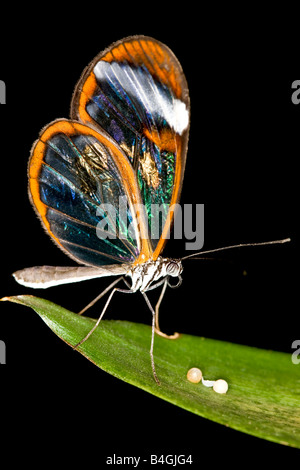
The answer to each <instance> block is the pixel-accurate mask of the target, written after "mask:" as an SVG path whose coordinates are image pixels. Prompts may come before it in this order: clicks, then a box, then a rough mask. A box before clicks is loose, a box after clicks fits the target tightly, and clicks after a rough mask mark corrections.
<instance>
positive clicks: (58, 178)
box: [14, 36, 230, 383]
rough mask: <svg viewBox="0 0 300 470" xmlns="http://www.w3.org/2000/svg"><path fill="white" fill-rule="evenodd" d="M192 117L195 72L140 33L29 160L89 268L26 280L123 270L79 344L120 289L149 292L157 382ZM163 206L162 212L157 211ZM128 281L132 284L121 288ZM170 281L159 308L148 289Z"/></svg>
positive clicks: (102, 61) (36, 190)
mask: <svg viewBox="0 0 300 470" xmlns="http://www.w3.org/2000/svg"><path fill="white" fill-rule="evenodd" d="M189 117H190V100H189V92H188V86H187V82H186V79H185V76H184V74H183V71H182V68H181V66H180V64H179V62H178V60H177V58H176V57H175V55H174V54H173V53H172V51H171V50H170V49H169V48H168V47H167V46H165V45H164V44H162V43H161V42H159V41H157V40H155V39H152V38H150V37H146V36H132V37H128V38H125V39H122V40H121V41H118V42H116V43H114V44H112V45H111V46H110V47H109V48H108V49H106V50H105V51H104V52H101V53H100V54H99V55H98V56H96V57H95V59H94V60H93V61H92V62H91V63H90V65H89V66H88V67H87V68H86V69H85V70H84V72H83V74H82V76H81V78H80V80H79V82H78V83H77V85H76V87H75V91H74V94H73V98H72V102H71V113H70V120H65V119H59V120H56V121H54V122H52V123H50V124H49V125H48V126H46V127H45V128H44V129H43V130H42V131H41V133H40V136H39V138H38V140H37V141H36V142H35V143H34V145H33V148H32V150H31V156H30V160H29V165H28V176H29V197H30V200H31V202H32V204H33V207H34V209H35V210H36V212H37V214H38V216H39V218H40V220H41V223H42V225H43V227H44V228H45V230H46V232H47V233H49V235H50V236H51V237H52V240H53V241H54V242H55V243H56V244H57V245H58V246H59V248H61V249H62V250H63V251H64V252H65V253H66V254H67V255H68V256H69V257H70V258H72V259H73V260H75V261H76V262H78V263H79V264H80V265H82V266H77V267H54V266H40V267H32V268H26V269H23V270H20V271H17V272H15V273H14V277H15V279H16V280H17V282H19V283H20V284H23V285H25V286H28V287H34V288H47V287H51V286H55V285H59V284H65V283H70V282H78V281H83V280H87V279H92V278H98V277H104V276H119V277H118V278H117V279H116V280H115V281H114V282H113V283H111V284H110V286H108V288H107V289H105V291H104V292H102V293H101V294H100V296H98V298H97V299H95V301H96V300H98V299H99V298H100V297H102V296H103V295H104V294H106V293H107V292H108V291H109V290H111V292H110V295H109V297H108V300H107V302H106V304H105V306H104V309H103V310H102V313H101V315H100V317H99V319H98V321H97V322H96V323H95V326H94V327H93V329H92V330H91V331H90V332H89V334H88V335H87V336H86V337H85V338H83V339H82V341H81V342H80V343H78V345H79V344H81V343H82V342H83V341H85V340H86V339H87V338H88V337H89V336H90V334H91V333H92V332H93V331H94V329H95V328H96V327H97V326H98V324H99V322H100V320H101V318H102V316H103V315H104V312H105V311H106V309H107V306H108V304H109V301H110V299H111V298H112V296H113V294H114V293H115V292H116V291H121V292H130V293H131V292H136V291H138V290H139V291H141V293H142V294H143V296H144V298H145V300H146V302H147V305H148V306H149V308H150V310H151V312H152V338H151V347H150V356H151V364H152V370H153V375H154V378H155V380H156V382H157V383H159V380H158V378H157V375H156V372H155V366H154V359H153V344H154V332H155V330H156V331H157V332H158V333H160V334H162V333H161V332H160V330H159V326H158V309H159V305H160V303H161V300H162V297H163V295H164V292H165V289H166V287H167V285H170V282H169V278H170V277H178V279H179V282H178V284H179V283H180V282H181V277H180V274H181V272H182V264H181V261H182V260H180V259H176V260H175V259H168V258H163V257H162V256H161V253H162V250H163V247H164V245H165V242H166V239H167V234H168V233H169V230H170V226H171V225H172V222H173V220H174V210H173V207H174V205H176V204H177V203H178V201H179V197H180V192H181V186H182V181H183V175H184V168H185V161H186V152H187V142H188V132H189ZM120 201H122V204H121V205H120ZM157 205H158V206H159V207H160V208H162V210H161V216H160V217H159V218H157V217H153V213H152V208H153V207H155V206H157ZM108 207H109V208H110V210H108V209H107V208H108ZM111 208H113V211H111ZM112 212H113V213H112ZM121 212H122V214H121ZM102 222H104V224H102ZM104 226H105V230H104V229H103V227H104ZM149 233H151V234H153V233H155V234H156V235H155V236H150V235H149ZM227 248H230V247H227ZM223 249H224V248H223ZM225 249H226V248H225ZM211 251H218V250H210V252H211ZM204 253H207V252H202V253H201V254H204ZM196 254H197V253H195V255H196ZM192 256H194V255H189V256H186V257H185V258H182V259H186V258H189V257H192ZM124 276H127V277H129V278H131V284H130V283H128V282H127V281H126V279H125V277H124ZM121 279H123V280H124V282H125V284H126V285H127V289H120V288H118V287H115V286H116V284H117V283H118V282H119V281H120V280H121ZM160 285H162V286H163V288H162V292H161V295H160V297H159V300H158V303H157V305H156V308H155V309H153V307H152V306H151V304H150V302H149V299H148V297H147V295H146V292H147V291H149V290H150V289H154V288H156V287H158V286H160ZM87 307H88V306H87ZM84 310H86V309H84ZM82 312H83V311H82ZM82 312H80V313H82ZM78 345H76V346H75V347H77V346H78Z"/></svg>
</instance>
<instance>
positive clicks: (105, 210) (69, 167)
mask: <svg viewBox="0 0 300 470" xmlns="http://www.w3.org/2000/svg"><path fill="white" fill-rule="evenodd" d="M29 192H30V198H31V201H32V203H33V205H34V207H35V209H36V211H37V213H38V215H39V217H40V218H41V220H42V223H43V225H44V227H45V228H46V230H47V231H48V233H49V234H50V235H51V236H52V238H53V239H54V241H55V242H56V243H57V244H58V246H59V247H60V248H61V249H63V250H64V251H65V252H66V253H67V254H68V255H69V256H70V257H71V258H73V259H75V260H76V261H77V262H79V263H82V264H86V265H89V266H103V265H111V264H123V263H133V262H134V261H135V260H136V259H137V258H138V256H139V255H140V252H141V250H144V251H146V252H147V246H146V247H145V246H144V245H143V244H145V243H146V241H144V240H143V239H144V238H145V240H146V237H145V236H144V237H142V234H143V224H142V222H141V221H142V214H137V213H136V211H135V208H134V206H135V204H138V203H140V199H139V189H138V186H137V181H136V178H135V175H134V172H133V171H132V167H131V165H130V164H129V163H128V161H127V158H126V157H125V155H124V154H123V153H122V151H121V150H120V149H118V148H117V146H116V145H115V143H114V142H112V140H111V139H109V138H107V137H106V136H104V135H102V134H101V133H99V132H96V131H94V130H93V129H90V128H88V127H87V126H84V125H82V124H79V123H77V122H71V121H66V120H58V121H55V122H54V123H52V124H50V125H49V126H48V127H46V128H45V129H44V130H43V131H42V133H41V135H40V138H39V140H38V141H37V142H36V143H35V145H34V147H33V150H32V155H31V158H30V161H29ZM120 203H121V205H120ZM137 217H138V218H137Z"/></svg>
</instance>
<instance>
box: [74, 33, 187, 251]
mask: <svg viewBox="0 0 300 470" xmlns="http://www.w3.org/2000/svg"><path fill="white" fill-rule="evenodd" d="M71 117H72V118H73V119H79V120H81V121H82V122H84V123H86V124H89V125H92V126H101V128H102V129H104V130H105V131H106V132H107V133H108V134H109V135H110V136H111V137H112V138H113V139H114V140H115V141H116V142H117V143H118V144H119V146H120V148H121V149H122V150H123V151H124V153H125V155H126V156H127V158H128V160H129V161H130V163H131V164H132V166H133V168H134V170H135V172H136V176H137V180H138V184H139V188H140V191H141V196H142V201H143V204H144V205H145V207H146V212H147V219H148V226H149V233H150V234H151V240H152V249H153V251H154V258H156V257H157V256H158V255H159V253H160V252H161V250H162V248H163V246H164V243H165V236H166V234H167V232H168V230H169V227H170V224H171V222H172V218H173V213H172V212H171V213H169V208H170V206H172V205H173V204H175V203H177V202H178V200H179V197H180V191H181V185H182V180H183V174H184V167H185V159H186V149H187V140H188V129H189V94H188V88H187V83H186V80H185V77H184V75H183V72H182V69H181V66H180V64H179V62H178V60H177V59H176V57H175V56H174V54H173V53H172V52H171V51H170V50H169V49H168V48H167V47H166V46H165V45H163V44H162V43H160V42H158V41H156V40H154V39H152V38H148V37H144V36H134V37H130V38H127V39H124V40H122V41H119V42H117V43H115V44H113V45H112V46H111V47H110V48H108V49H107V50H106V51H104V52H103V53H101V54H99V55H98V56H97V57H96V58H95V59H94V60H93V61H92V62H91V64H90V65H89V66H88V67H87V69H86V70H85V72H84V73H83V75H82V77H81V79H80V81H79V83H78V85H77V87H76V89H75V92H74V95H73V100H72V106H71Z"/></svg>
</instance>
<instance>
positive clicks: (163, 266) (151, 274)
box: [127, 256, 183, 292]
mask: <svg viewBox="0 0 300 470" xmlns="http://www.w3.org/2000/svg"><path fill="white" fill-rule="evenodd" d="M182 269H183V268H182V264H181V261H180V260H178V259H171V258H162V257H161V256H159V257H158V258H157V260H155V261H154V260H152V259H149V260H148V261H146V262H145V263H141V264H137V265H134V266H131V268H130V269H129V271H128V273H127V276H130V277H131V280H132V285H131V290H132V291H133V292H136V291H138V290H140V291H142V292H145V291H147V290H148V289H149V288H150V287H151V285H152V284H153V283H154V282H155V281H158V280H159V279H161V278H167V277H169V276H172V277H178V276H179V275H180V273H181V272H182Z"/></svg>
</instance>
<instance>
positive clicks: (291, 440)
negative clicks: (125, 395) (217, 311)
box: [3, 296, 300, 447]
mask: <svg viewBox="0 0 300 470" xmlns="http://www.w3.org/2000/svg"><path fill="white" fill-rule="evenodd" d="M3 300H9V301H11V302H16V303H20V304H23V305H26V306H28V307H31V308H32V309H34V310H35V311H36V312H37V313H38V314H39V315H40V317H41V318H42V319H43V320H44V321H45V323H46V324H47V325H48V326H49V327H50V328H51V329H52V330H53V331H54V332H55V333H56V334H57V335H58V336H59V337H60V338H61V339H63V340H64V341H65V342H66V343H68V344H69V345H71V346H74V345H75V344H76V343H78V342H79V341H80V340H81V339H82V338H83V337H84V336H85V335H86V334H87V333H88V332H89V330H90V329H91V328H92V326H93V325H94V323H95V320H94V319H91V318H87V317H83V316H80V315H77V314H75V313H72V312H70V311H68V310H65V309H64V308H62V307H59V306H57V305H55V304H53V303H51V302H49V301H47V300H43V299H40V298H37V297H33V296H16V297H6V298H5V299H3ZM150 339H151V327H150V326H146V325H142V324H136V323H130V322H126V321H108V320H104V321H102V322H101V324H100V326H99V327H98V328H97V329H96V330H95V332H94V333H93V334H92V335H91V336H90V338H89V339H88V340H87V341H86V342H84V343H83V344H82V345H81V346H80V347H79V348H78V350H79V352H80V353H81V354H83V355H84V356H85V357H87V358H88V359H89V360H90V361H92V362H93V363H95V364H96V365H97V366H98V367H100V368H101V369H103V370H105V371H107V372H109V373H110V374H112V375H114V376H116V377H118V378H119V379H122V380H124V381H126V382H128V383H130V384H133V385H135V386H137V387H140V388H141V389H143V390H145V391H147V392H149V393H152V394H153V395H156V396H157V397H160V398H162V399H164V400H167V401H169V402H171V403H173V404H174V405H177V406H180V407H182V408H185V409H186V410H189V411H191V412H193V413H196V414H197V415H199V416H202V417H205V418H208V419H211V420H213V421H215V422H218V423H221V424H224V425H226V426H230V427H232V428H234V429H237V430H239V431H243V432H246V433H248V434H252V435H254V436H257V437H261V438H264V439H268V440H271V441H274V442H277V443H281V444H286V445H291V446H294V447H300V365H298V366H297V365H295V364H293V362H292V360H291V355H289V354H286V353H280V352H274V351H266V350H260V349H256V348H251V347H248V346H241V345H237V344H232V343H227V342H222V341H216V340H211V339H206V338H200V337H194V336H190V335H181V336H180V338H178V339H176V340H169V339H165V338H162V337H160V336H157V335H156V337H155V346H154V357H155V365H156V370H157V373H158V376H159V379H160V381H161V386H158V385H157V384H156V382H155V381H154V378H153V375H152V370H151V364H150V357H149V348H150ZM191 367H199V368H200V369H201V370H202V372H203V376H204V378H205V379H209V380H216V379H219V378H222V379H225V380H226V381H227V382H228V384H229V390H228V392H227V394H226V395H219V394H217V393H215V392H214V391H213V390H212V388H206V387H204V386H203V385H202V384H201V383H199V384H192V383H190V382H188V380H187V379H186V374H187V371H188V370H189V369H190V368H191Z"/></svg>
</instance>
